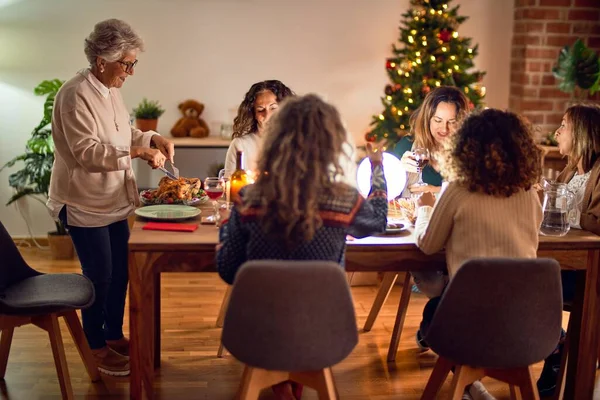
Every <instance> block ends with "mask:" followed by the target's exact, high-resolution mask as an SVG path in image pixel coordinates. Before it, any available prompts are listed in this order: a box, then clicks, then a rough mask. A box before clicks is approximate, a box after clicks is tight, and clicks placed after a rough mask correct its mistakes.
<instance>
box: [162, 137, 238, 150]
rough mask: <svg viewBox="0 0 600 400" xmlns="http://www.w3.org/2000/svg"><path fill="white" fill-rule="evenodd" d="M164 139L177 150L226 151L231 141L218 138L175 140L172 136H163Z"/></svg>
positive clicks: (184, 138)
mask: <svg viewBox="0 0 600 400" xmlns="http://www.w3.org/2000/svg"><path fill="white" fill-rule="evenodd" d="M165 138H166V139H169V140H171V141H172V142H173V143H174V144H175V148H177V149H186V148H187V149H191V148H204V149H227V148H229V144H230V143H231V140H227V139H221V138H220V137H219V136H209V137H205V138H192V137H182V138H176V137H172V136H165Z"/></svg>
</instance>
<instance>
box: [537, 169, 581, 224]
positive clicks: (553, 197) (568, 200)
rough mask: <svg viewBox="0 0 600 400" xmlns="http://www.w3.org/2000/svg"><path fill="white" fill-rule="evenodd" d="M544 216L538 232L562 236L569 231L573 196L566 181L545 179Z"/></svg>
mask: <svg viewBox="0 0 600 400" xmlns="http://www.w3.org/2000/svg"><path fill="white" fill-rule="evenodd" d="M543 188H544V202H543V204H542V210H543V211H544V218H543V220H542V226H541V227H540V233H541V234H542V235H545V236H564V235H566V234H567V232H569V229H570V228H571V226H570V225H569V211H570V210H571V208H572V207H573V199H574V198H575V196H574V195H573V193H572V192H571V191H569V190H568V189H567V184H566V183H559V182H549V181H545V182H544V185H543Z"/></svg>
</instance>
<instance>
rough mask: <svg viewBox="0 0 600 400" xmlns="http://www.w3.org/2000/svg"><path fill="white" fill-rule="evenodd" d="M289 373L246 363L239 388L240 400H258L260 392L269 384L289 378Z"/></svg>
mask: <svg viewBox="0 0 600 400" xmlns="http://www.w3.org/2000/svg"><path fill="white" fill-rule="evenodd" d="M289 375H290V374H289V373H287V372H282V371H267V370H265V369H260V368H253V367H249V366H247V365H246V367H245V368H244V374H243V375H242V382H241V383H240V389H239V396H238V397H239V400H258V396H259V395H260V392H261V391H262V390H263V389H264V388H267V387H269V386H273V385H275V384H277V383H280V382H283V381H286V380H288V378H289Z"/></svg>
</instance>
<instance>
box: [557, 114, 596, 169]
mask: <svg viewBox="0 0 600 400" xmlns="http://www.w3.org/2000/svg"><path fill="white" fill-rule="evenodd" d="M565 118H566V119H567V120H568V121H569V123H570V124H571V127H572V130H573V148H572V149H571V154H569V166H570V167H571V168H576V167H577V164H578V163H579V160H581V164H582V167H583V170H584V171H585V172H588V171H589V170H591V169H592V167H593V166H594V163H595V162H596V160H597V159H598V156H599V155H600V107H599V106H598V105H596V104H592V103H590V104H577V105H574V106H571V107H569V108H568V109H567V111H566V112H565Z"/></svg>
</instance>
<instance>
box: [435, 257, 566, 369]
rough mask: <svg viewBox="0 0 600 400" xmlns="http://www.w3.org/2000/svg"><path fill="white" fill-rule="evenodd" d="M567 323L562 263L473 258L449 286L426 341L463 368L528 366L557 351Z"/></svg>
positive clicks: (539, 260) (547, 260) (459, 271)
mask: <svg viewBox="0 0 600 400" xmlns="http://www.w3.org/2000/svg"><path fill="white" fill-rule="evenodd" d="M561 321H562V290H561V280H560V266H559V264H558V262H556V261H555V260H552V259H502V258H496V259H493V258H488V259H485V258H481V259H472V260H468V261H466V262H465V263H464V264H463V266H462V267H461V268H460V269H459V270H458V272H457V273H456V275H455V276H454V278H453V279H452V281H451V282H450V284H449V285H448V287H447V289H446V291H445V293H444V295H443V296H442V299H441V301H440V304H439V307H438V308H437V310H436V312H435V315H434V317H433V321H432V322H431V326H430V327H429V329H428V330H427V333H426V341H427V343H429V345H430V346H431V348H432V350H434V351H435V352H436V353H438V354H439V355H441V356H443V357H445V358H448V359H450V360H452V361H454V362H455V363H457V364H461V365H470V366H475V367H482V368H515V367H524V366H528V365H531V364H534V363H536V362H538V361H541V360H543V359H544V358H545V357H547V356H548V355H549V354H550V353H552V351H553V350H554V348H555V347H556V344H557V343H558V340H559V338H560V329H561Z"/></svg>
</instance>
